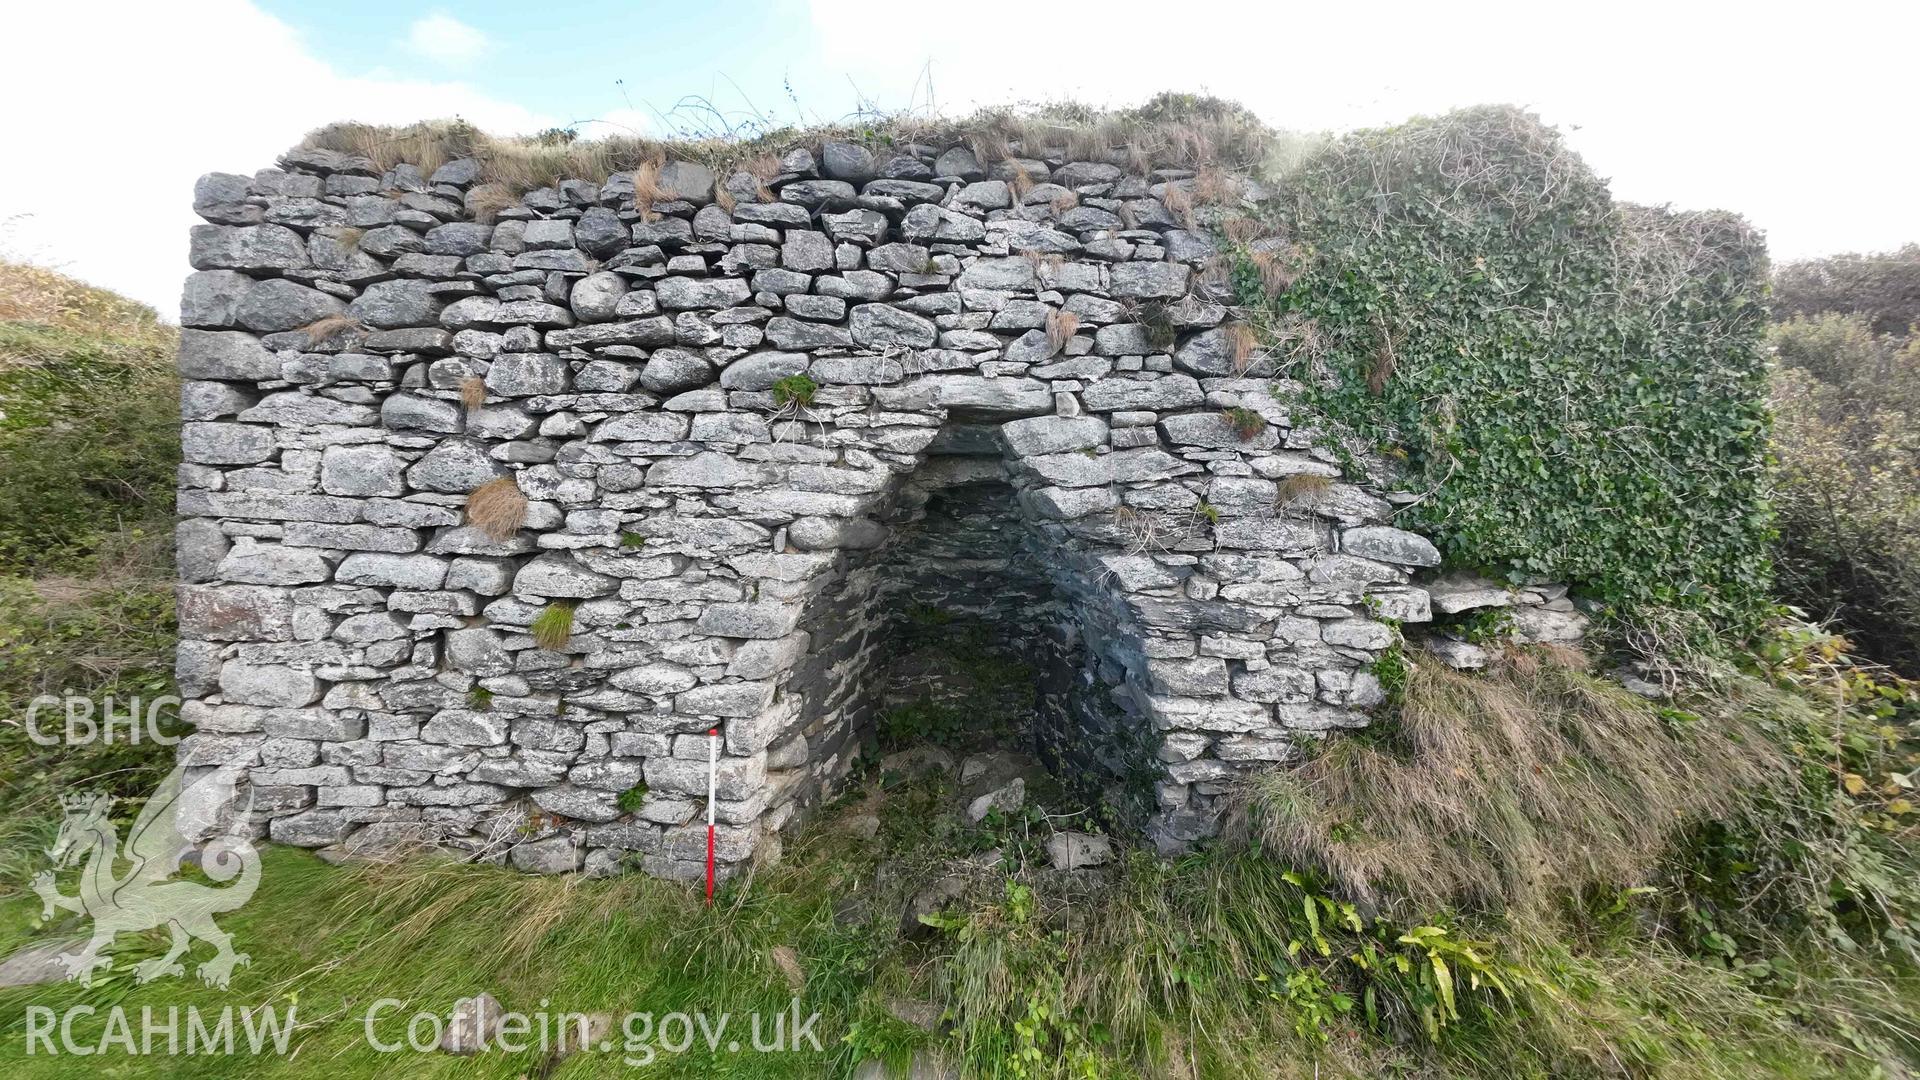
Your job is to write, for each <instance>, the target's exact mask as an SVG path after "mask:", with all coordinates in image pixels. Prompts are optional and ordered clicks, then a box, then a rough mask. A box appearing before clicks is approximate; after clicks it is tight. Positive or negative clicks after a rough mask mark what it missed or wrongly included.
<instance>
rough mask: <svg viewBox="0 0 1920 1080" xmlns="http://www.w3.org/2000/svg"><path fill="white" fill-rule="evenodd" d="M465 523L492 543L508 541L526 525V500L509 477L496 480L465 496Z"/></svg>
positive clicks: (518, 487) (497, 477)
mask: <svg viewBox="0 0 1920 1080" xmlns="http://www.w3.org/2000/svg"><path fill="white" fill-rule="evenodd" d="M467 523H468V524H470V525H472V526H474V527H475V528H477V529H479V530H480V531H481V532H483V533H486V534H487V535H488V536H490V537H492V538H493V539H495V540H511V539H513V536H514V534H515V533H517V532H519V531H520V528H521V526H523V525H525V524H526V523H527V497H526V496H525V495H522V494H521V493H520V484H519V482H518V481H516V480H515V479H514V478H513V477H511V476H496V477H494V478H493V479H491V480H489V481H487V482H486V483H484V484H481V485H480V486H479V487H477V488H474V489H473V490H472V491H471V492H468V493H467Z"/></svg>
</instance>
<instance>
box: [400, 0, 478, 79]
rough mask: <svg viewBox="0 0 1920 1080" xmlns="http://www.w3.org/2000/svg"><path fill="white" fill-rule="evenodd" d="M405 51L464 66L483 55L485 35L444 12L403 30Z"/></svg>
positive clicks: (416, 21) (427, 17)
mask: <svg viewBox="0 0 1920 1080" xmlns="http://www.w3.org/2000/svg"><path fill="white" fill-rule="evenodd" d="M407 48H409V49H412V50H413V51H414V52H415V53H416V54H418V55H420V56H424V57H426V58H427V59H429V60H432V61H434V62H435V63H439V64H445V65H447V66H449V67H464V66H465V65H467V64H471V63H473V62H474V61H475V60H478V59H480V58H481V57H482V56H485V55H486V54H487V50H488V49H489V48H491V43H489V42H488V41H487V35H485V34H483V33H481V32H480V31H478V30H476V29H474V28H473V27H471V26H468V25H467V24H466V23H463V22H461V21H460V20H459V19H456V18H454V17H453V16H451V15H448V14H446V13H445V12H435V13H434V14H432V15H428V16H426V17H425V18H421V19H416V20H414V23H413V26H412V27H410V28H409V29H408V30H407Z"/></svg>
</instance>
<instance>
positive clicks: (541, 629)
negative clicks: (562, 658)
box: [527, 602, 573, 652]
mask: <svg viewBox="0 0 1920 1080" xmlns="http://www.w3.org/2000/svg"><path fill="white" fill-rule="evenodd" d="M527 632H528V633H530V634H532V635H533V642H534V644H536V645H538V646H540V647H541V648H543V649H545V650H547V651H548V652H559V651H560V650H561V649H564V648H566V647H567V641H568V640H569V639H571V638H572V637H573V605H572V604H570V603H565V602H555V603H551V604H548V605H547V606H546V607H545V608H544V609H542V610H541V612H540V614H538V615H536V616H534V617H533V625H532V626H530V627H528V628H527Z"/></svg>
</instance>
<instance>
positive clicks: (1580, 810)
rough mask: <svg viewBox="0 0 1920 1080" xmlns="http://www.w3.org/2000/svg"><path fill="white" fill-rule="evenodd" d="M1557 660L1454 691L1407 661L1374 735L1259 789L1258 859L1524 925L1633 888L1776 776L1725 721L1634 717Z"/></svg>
mask: <svg viewBox="0 0 1920 1080" xmlns="http://www.w3.org/2000/svg"><path fill="white" fill-rule="evenodd" d="M1574 655H1575V654H1571V653H1560V652H1527V651H1520V652H1516V653H1514V654H1513V656H1514V659H1513V661H1512V662H1510V663H1506V664H1502V665H1500V666H1499V667H1497V668H1496V669H1495V670H1494V671H1492V672H1490V673H1488V674H1486V675H1465V674H1460V673H1457V672H1455V671H1453V670H1451V669H1450V668H1448V667H1447V666H1446V665H1445V664H1443V663H1441V662H1439V661H1438V660H1436V659H1434V658H1432V657H1430V656H1425V655H1423V654H1418V653H1416V654H1414V655H1413V656H1412V657H1410V659H1411V661H1412V668H1411V671H1410V673H1409V677H1408V679H1409V681H1408V685H1407V686H1406V688H1405V700H1404V702H1403V703H1402V705H1401V707H1400V709H1399V711H1398V716H1397V718H1396V720H1395V721H1394V722H1393V723H1392V724H1391V725H1390V726H1388V727H1386V728H1385V729H1384V730H1381V731H1379V732H1378V733H1376V734H1374V735H1373V737H1371V738H1368V739H1342V740H1338V741H1335V742H1333V743H1331V744H1329V745H1328V747H1327V749H1326V752H1325V753H1323V754H1321V755H1320V756H1319V757H1317V758H1315V759H1314V761H1313V762H1311V763H1310V764H1308V765H1307V766H1305V767H1303V768H1302V769H1299V770H1296V771H1291V772H1277V773H1274V774H1271V775H1269V776H1267V777H1265V778H1264V781H1263V783H1264V787H1263V791H1262V796H1263V798H1262V803H1263V806H1264V809H1265V815H1264V820H1263V821H1262V824H1261V838H1262V840H1263V841H1264V843H1265V845H1266V847H1267V848H1268V849H1269V850H1271V851H1274V852H1275V853H1277V854H1278V855H1280V856H1281V857H1282V858H1284V859H1286V860H1288V861H1290V862H1294V863H1298V864H1301V865H1308V866H1314V867H1317V868H1320V869H1322V870H1323V871H1324V872H1325V873H1326V874H1327V875H1328V876H1329V878H1330V880H1331V881H1332V882H1333V883H1334V884H1335V885H1336V886H1337V887H1338V891H1339V892H1340V893H1341V894H1342V895H1345V896H1350V897H1353V898H1354V899H1356V900H1359V901H1361V902H1362V903H1365V904H1369V905H1373V906H1377V907H1388V906H1392V907H1397V908H1398V909H1399V910H1401V911H1402V912H1406V911H1428V910H1436V909H1441V908H1448V907H1461V906H1465V907H1470V908H1480V909H1486V910H1499V911H1504V912H1508V913H1512V914H1516V915H1527V916H1539V915H1541V914H1543V913H1544V912H1545V911H1546V910H1547V909H1548V908H1549V907H1550V906H1551V905H1552V903H1554V901H1555V898H1557V897H1562V896H1566V895H1577V894H1579V893H1580V892H1582V891H1583V890H1585V889H1586V888H1588V887H1589V886H1592V885H1596V884H1604V883H1618V884H1621V885H1637V884H1640V883H1642V882H1644V881H1646V880H1647V878H1648V874H1649V871H1650V870H1651V869H1652V867H1653V866H1654V864H1655V862H1656V860H1657V859H1658V858H1659V857H1660V855H1661V854H1662V852H1663V851H1665V850H1666V847H1667V845H1668V843H1669V841H1670V840H1671V839H1672V837H1673V835H1674V834H1675V833H1676V832H1677V831H1678V830H1680V829H1681V828H1684V827H1685V826H1687V825H1689V824H1692V823H1697V822H1699V821H1702V820H1705V819H1707V818H1709V817H1713V816H1718V815H1724V814H1726V813H1727V812H1729V810H1730V807H1731V806H1732V804H1733V802H1734V801H1735V800H1736V799H1738V798H1739V797H1740V796H1741V795H1742V793H1751V792H1752V791H1753V790H1755V789H1758V788H1761V787H1764V786H1765V785H1768V784H1771V783H1777V782H1780V778H1781V777H1782V776H1783V775H1784V774H1785V773H1786V770H1785V768H1784V766H1785V760H1784V758H1783V757H1782V755H1781V754H1780V753H1779V751H1778V750H1777V749H1775V748H1774V747H1773V745H1772V744H1771V743H1770V742H1769V741H1768V740H1766V739H1764V738H1762V737H1760V734H1759V733H1758V732H1756V731H1753V730H1750V729H1748V728H1746V727H1745V726H1742V724H1741V723H1740V718H1739V717H1735V718H1732V719H1731V720H1730V721H1729V722H1727V723H1715V724H1707V723H1694V722H1688V721H1687V720H1685V719H1682V718H1681V716H1680V714H1678V713H1677V712H1676V711H1674V710H1659V709H1654V708H1650V707H1648V706H1647V704H1646V703H1645V702H1644V701H1643V700H1641V699H1639V698H1636V697H1635V696H1633V695H1632V694H1631V693H1629V692H1628V691H1626V690H1624V689H1621V688H1620V687H1618V686H1614V685H1612V684H1609V683H1606V682H1603V681H1600V680H1596V679H1593V678H1590V677H1588V676H1586V675H1584V674H1582V673H1581V672H1580V671H1579V668H1578V667H1577V666H1575V665H1574V664H1572V663H1569V661H1570V660H1571V659H1573V657H1574Z"/></svg>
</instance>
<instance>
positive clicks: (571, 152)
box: [301, 93, 1276, 212]
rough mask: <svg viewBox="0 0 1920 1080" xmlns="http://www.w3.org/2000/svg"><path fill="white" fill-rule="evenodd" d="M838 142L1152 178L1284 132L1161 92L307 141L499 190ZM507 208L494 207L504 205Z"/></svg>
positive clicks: (367, 133)
mask: <svg viewBox="0 0 1920 1080" xmlns="http://www.w3.org/2000/svg"><path fill="white" fill-rule="evenodd" d="M831 139H840V140H847V141H851V142H856V143H861V144H863V145H866V146H869V147H871V148H874V149H875V150H879V151H884V150H886V149H887V148H890V147H904V146H905V145H906V144H908V143H926V144H929V145H936V146H943V147H944V146H953V145H966V146H969V147H971V148H972V149H973V151H974V153H975V154H976V155H978V156H979V158H980V160H981V163H982V164H984V165H989V166H990V165H993V164H995V163H997V162H1000V161H1003V160H1005V159H1007V158H1010V157H1015V156H1027V157H1037V156H1042V154H1041V151H1042V150H1043V149H1045V150H1048V151H1057V152H1058V153H1060V154H1062V155H1064V156H1065V157H1067V158H1070V159H1073V160H1080V161H1111V162H1112V163H1114V164H1121V165H1125V166H1127V167H1129V168H1132V169H1133V170H1134V171H1136V172H1139V173H1142V174H1144V173H1147V172H1150V171H1151V170H1152V169H1154V168H1160V167H1166V168H1178V169H1189V170H1190V169H1196V168H1198V167H1200V166H1202V165H1207V164H1214V165H1217V166H1219V167H1221V168H1225V169H1230V170H1241V171H1250V170H1253V169H1255V168H1257V167H1259V166H1260V164H1261V162H1262V161H1263V160H1264V159H1265V158H1266V156H1267V153H1268V150H1269V148H1270V146H1272V145H1273V144H1274V143H1275V141H1276V135H1275V133H1274V132H1273V131H1272V130H1271V129H1269V128H1268V127H1267V126H1266V125H1265V124H1264V123H1262V122H1261V120H1260V119H1259V118H1258V117H1257V116H1255V115H1254V114H1253V113H1251V112H1249V111H1248V110H1247V109H1246V108H1245V107H1244V106H1241V105H1239V104H1237V103H1234V102H1230V101H1224V100H1221V99H1219V98H1213V97H1208V96H1205V95H1195V94H1176V93H1162V94H1160V95H1158V96H1156V97H1154V98H1153V99H1152V100H1150V101H1148V102H1147V103H1146V104H1145V105H1141V106H1139V107H1137V108H1132V109H1120V110H1108V109H1097V108H1093V107H1090V106H1085V105H1079V104H1072V103H1066V104H1055V105H1047V106H1041V107H1038V108H1020V109H990V110H985V111H982V112H979V113H976V114H974V115H973V116H970V117H966V118H964V119H959V120H945V119H937V118H926V117H920V116H916V115H912V114H901V115H898V116H892V117H885V118H876V119H873V120H870V121H867V122H863V123H860V124H857V125H852V124H834V125H823V126H820V127H814V128H807V129H799V128H783V129H780V130H777V131H773V132H769V133H767V134H764V135H761V136H758V137H756V138H753V139H749V140H745V141H738V142H736V141H729V140H722V139H704V140H655V139H642V138H637V137H633V136H624V135H622V136H612V137H609V138H605V139H595V140H583V139H575V138H573V137H572V136H571V134H570V133H568V132H565V131H560V132H547V133H543V134H542V135H538V136H532V137H520V138H508V137H498V136H492V135H488V134H486V133H485V132H482V131H480V130H479V129H478V128H475V127H474V126H473V125H471V124H468V123H466V122H465V121H460V120H434V121H427V122H424V123H418V124H412V125H408V126H405V127H383V126H379V125H373V124H362V123H355V122H343V123H335V124H330V125H328V126H326V127H323V128H320V129H319V130H317V131H314V132H313V133H311V134H309V135H308V136H307V137H306V139H305V140H303V142H302V143H301V145H302V146H305V147H315V148H320V149H326V150H334V151H338V152H341V153H347V154H355V155H358V156H361V157H365V158H368V159H369V160H371V161H372V162H373V163H374V165H375V166H377V167H378V168H380V169H383V170H384V169H390V168H392V167H393V166H395V165H398V164H403V163H404V164H410V165H414V166H416V167H418V168H419V169H420V171H421V172H422V173H424V174H426V175H429V176H431V175H432V174H433V171H434V170H435V169H437V168H439V167H440V166H441V165H443V164H445V163H447V162H449V161H454V160H458V159H461V158H471V159H474V160H476V161H478V162H480V164H481V167H482V171H483V179H484V181H485V182H486V183H488V184H495V185H498V186H499V189H500V192H501V196H502V197H513V196H518V195H519V194H520V193H523V192H526V191H530V190H532V189H534V188H538V187H547V186H551V185H553V184H557V183H558V182H559V181H561V180H565V179H578V180H590V181H593V182H596V183H598V182H601V181H604V180H605V179H606V178H607V177H608V176H610V175H612V174H614V173H634V172H639V173H642V174H644V173H645V172H647V171H648V170H649V169H653V168H657V167H658V165H659V163H661V162H662V161H664V160H668V159H675V160H685V161H696V162H700V163H702V164H705V165H707V166H709V167H711V168H713V169H715V171H716V172H720V173H722V174H724V173H725V172H728V171H732V170H734V169H742V170H744V171H747V172H749V173H756V174H758V173H763V172H768V163H767V162H766V161H765V160H764V159H765V158H766V157H767V155H768V154H769V152H773V151H778V150H781V149H786V148H789V147H793V146H803V145H804V146H813V147H815V148H817V147H818V146H819V144H820V143H822V142H824V141H827V140H831ZM637 179H638V178H637ZM639 186H640V185H639V184H638V183H636V187H639ZM500 208H502V207H501V206H496V207H495V210H496V212H497V210H498V209H500Z"/></svg>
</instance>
